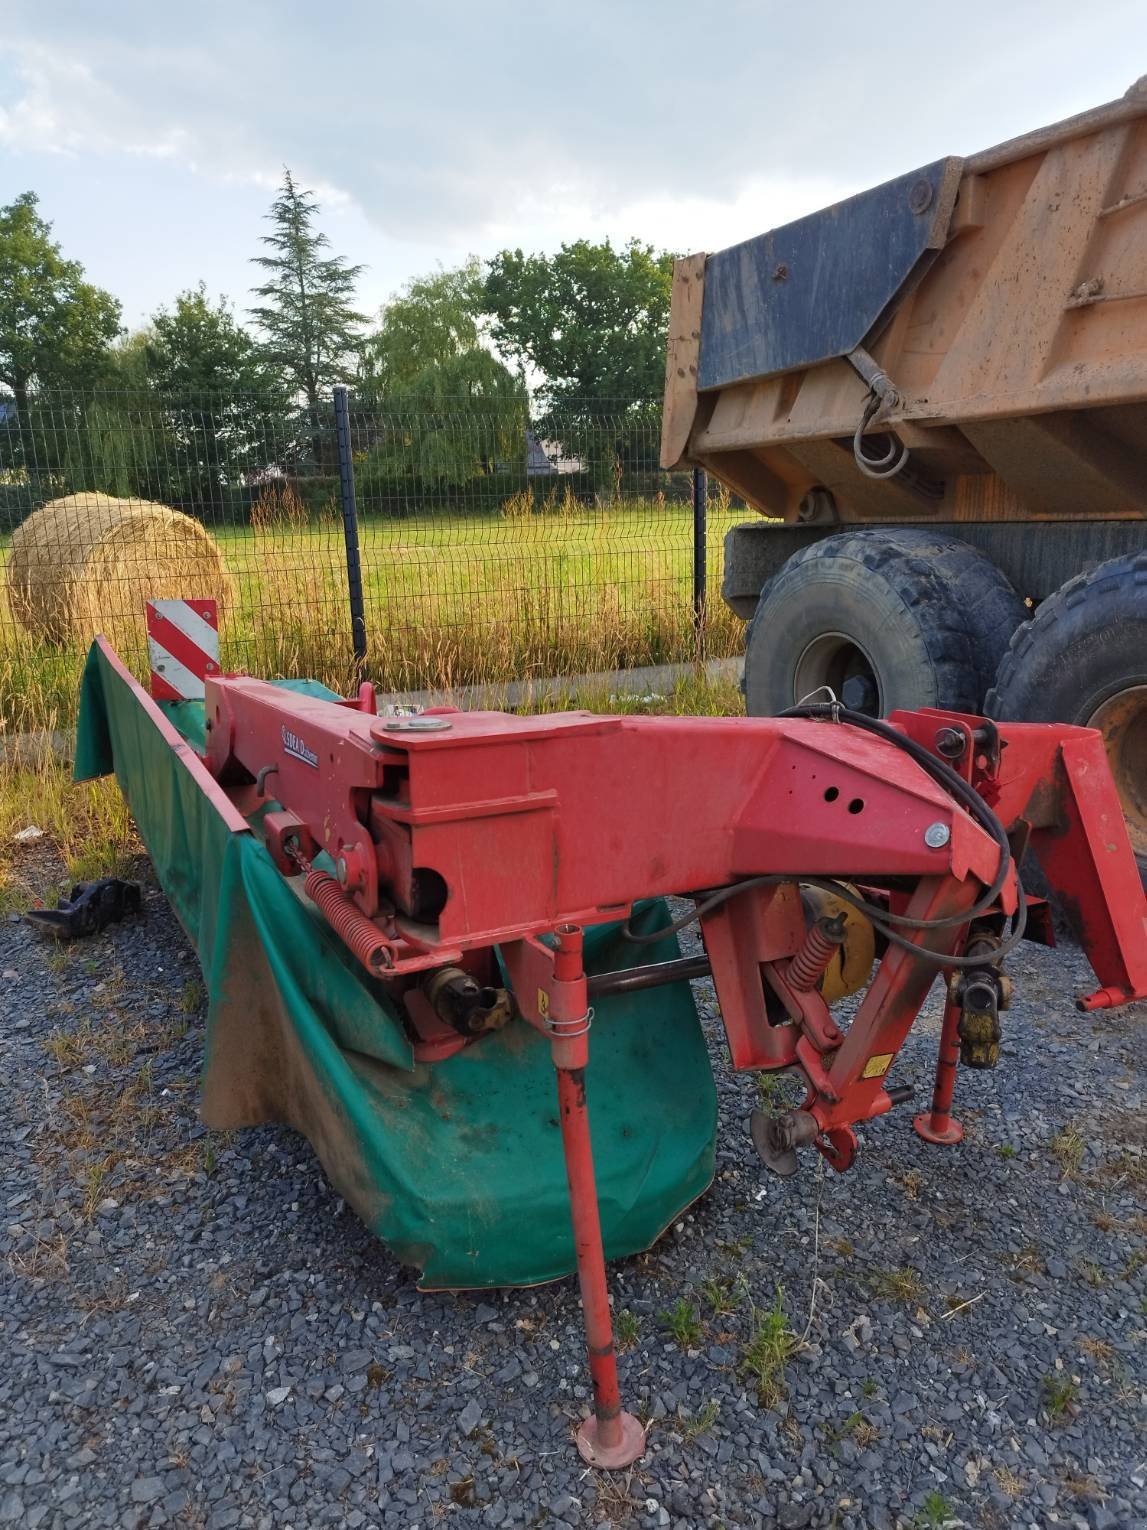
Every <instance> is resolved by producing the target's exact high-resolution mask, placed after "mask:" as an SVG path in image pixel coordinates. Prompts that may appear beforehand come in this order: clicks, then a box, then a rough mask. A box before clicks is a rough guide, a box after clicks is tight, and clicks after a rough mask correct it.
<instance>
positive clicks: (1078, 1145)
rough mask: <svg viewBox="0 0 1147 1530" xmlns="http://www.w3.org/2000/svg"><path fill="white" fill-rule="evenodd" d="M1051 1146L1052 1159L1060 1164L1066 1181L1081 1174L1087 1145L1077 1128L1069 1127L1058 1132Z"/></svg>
mask: <svg viewBox="0 0 1147 1530" xmlns="http://www.w3.org/2000/svg"><path fill="white" fill-rule="evenodd" d="M1050 1146H1051V1151H1052V1157H1053V1158H1054V1159H1055V1161H1056V1163H1058V1164H1059V1167H1060V1172H1061V1175H1062V1177H1063V1178H1064V1179H1071V1178H1073V1177H1074V1176H1075V1175H1076V1174H1078V1173H1079V1169H1080V1166H1081V1164H1082V1163H1083V1150H1084V1147H1085V1146H1086V1144H1085V1143H1084V1140H1083V1137H1082V1136H1081V1135H1080V1133H1079V1131H1078V1130H1077V1128H1076V1127H1074V1126H1071V1125H1068V1126H1065V1127H1064V1128H1063V1130H1062V1131H1058V1132H1056V1134H1055V1136H1054V1137H1053V1138H1052V1139H1051V1143H1050Z"/></svg>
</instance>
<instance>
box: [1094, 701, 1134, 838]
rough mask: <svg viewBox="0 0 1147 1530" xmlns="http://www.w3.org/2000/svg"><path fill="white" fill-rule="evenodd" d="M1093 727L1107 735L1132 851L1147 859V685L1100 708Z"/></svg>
mask: <svg viewBox="0 0 1147 1530" xmlns="http://www.w3.org/2000/svg"><path fill="white" fill-rule="evenodd" d="M1087 725H1088V727H1089V728H1098V729H1099V731H1100V733H1102V734H1103V742H1104V745H1105V746H1106V748H1107V759H1108V763H1109V764H1110V766H1111V774H1112V777H1113V778H1114V780H1115V788H1116V790H1117V791H1118V793H1119V800H1120V802H1121V803H1122V805H1123V817H1124V819H1125V821H1126V823H1127V833H1128V835H1129V836H1130V839H1131V845H1132V848H1133V849H1134V851H1135V854H1136V855H1138V856H1141V857H1143V856H1147V685H1129V686H1127V687H1126V688H1125V689H1124V690H1121V691H1116V693H1115V694H1114V696H1109V697H1108V698H1107V700H1106V701H1104V702H1103V703H1101V705H1100V706H1098V707H1096V709H1095V711H1094V712H1093V713H1092V714H1091V716H1090V717H1089V718H1088V720H1087Z"/></svg>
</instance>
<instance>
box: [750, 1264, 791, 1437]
mask: <svg viewBox="0 0 1147 1530" xmlns="http://www.w3.org/2000/svg"><path fill="white" fill-rule="evenodd" d="M797 1346H798V1340H797V1336H796V1334H795V1333H794V1332H793V1331H792V1329H791V1328H790V1327H789V1323H788V1318H787V1317H786V1316H785V1308H784V1291H783V1290H782V1289H781V1287H780V1286H778V1287H777V1289H776V1295H775V1296H774V1298H773V1305H772V1306H771V1307H765V1308H761V1307H754V1308H753V1309H752V1312H751V1321H750V1329H749V1338H748V1342H747V1343H746V1345H745V1348H744V1352H743V1354H742V1358H741V1365H742V1369H743V1370H744V1371H745V1372H747V1374H748V1375H749V1376H750V1377H751V1378H752V1380H753V1383H754V1385H755V1386H756V1389H757V1401H758V1402H759V1404H760V1405H761V1407H762V1408H775V1407H776V1405H777V1404H778V1403H779V1402H782V1401H783V1400H784V1397H785V1394H786V1386H785V1367H786V1365H787V1364H788V1362H789V1360H790V1358H791V1357H792V1356H793V1355H794V1354H795V1353H796V1351H797Z"/></svg>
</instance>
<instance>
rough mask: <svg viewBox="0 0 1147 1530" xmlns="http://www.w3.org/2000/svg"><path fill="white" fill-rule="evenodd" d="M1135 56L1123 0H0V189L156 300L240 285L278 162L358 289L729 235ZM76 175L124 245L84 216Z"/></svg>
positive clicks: (871, 179)
mask: <svg viewBox="0 0 1147 1530" xmlns="http://www.w3.org/2000/svg"><path fill="white" fill-rule="evenodd" d="M1113 36H1114V37H1118V38H1119V39H1120V46H1119V48H1118V49H1114V48H1112V47H1111V43H1110V39H1111V38H1112V37H1113ZM1145 47H1147V7H1144V6H1143V5H1142V3H1141V0H1108V3H1107V4H1106V5H1105V7H1104V17H1103V25H1102V26H1101V27H1098V26H1097V25H1096V18H1095V14H1094V12H1093V11H1088V10H1087V8H1082V9H1081V8H1080V7H1079V6H1078V4H1077V3H1076V0H1007V3H1005V4H1000V3H999V0H966V3H965V4H964V5H963V6H962V8H961V9H960V11H959V12H954V11H953V9H952V8H951V7H950V6H927V5H921V4H920V0H888V3H886V4H885V6H884V8H883V9H882V10H881V11H880V12H879V13H878V14H875V13H873V12H872V10H871V8H866V7H863V6H859V5H856V4H855V3H854V0H813V3H811V4H810V3H806V4H805V5H804V6H803V7H794V6H793V5H792V4H791V0H710V3H709V4H708V5H702V4H698V3H697V0H688V3H687V0H658V4H656V5H653V4H652V3H641V0H578V3H577V4H569V3H566V4H559V3H557V0H533V3H531V4H529V5H525V4H521V3H513V0H482V3H475V0H422V3H421V4H418V5H414V6H411V5H410V4H409V3H408V0H403V3H402V4H401V5H400V4H398V3H395V0H341V3H340V5H339V6H338V7H337V8H331V9H328V10H325V11H324V10H321V9H319V8H316V7H315V6H314V5H313V4H312V3H311V0H240V3H236V0H226V3H225V0H198V3H197V4H196V5H195V6H194V7H187V6H178V7H177V6H174V5H169V4H163V3H160V4H156V3H154V0H146V3H145V0H107V3H105V4H103V5H100V6H93V5H91V3H90V0H52V3H51V4H48V5H45V4H44V3H43V0H9V3H8V4H7V6H6V7H5V16H4V23H3V27H2V28H0V185H9V184H11V185H12V186H13V189H15V188H16V187H22V186H32V187H34V188H36V189H40V188H41V186H44V187H49V186H51V187H53V188H56V190H57V198H58V199H57V201H56V202H55V203H54V204H52V205H49V203H48V202H47V200H45V214H46V215H47V216H48V217H49V218H52V219H54V220H55V221H56V222H57V226H58V230H59V232H60V235H61V237H64V235H65V234H66V235H67V238H66V239H65V243H66V246H67V247H68V248H69V251H71V250H72V247H73V241H74V240H76V239H79V240H80V241H81V247H79V248H77V249H76V251H75V253H76V254H77V255H78V256H79V257H80V258H82V259H84V260H85V262H91V263H92V265H93V266H98V269H99V271H100V273H101V276H102V279H103V280H104V281H105V282H106V283H107V284H109V285H113V286H115V287H116V288H117V290H121V291H124V290H125V288H127V287H128V286H129V284H130V288H131V291H130V296H129V295H128V293H127V292H126V291H125V297H127V302H128V308H129V311H133V310H134V306H135V305H137V304H138V305H140V307H141V311H148V310H147V309H146V308H145V307H143V306H142V305H145V304H147V303H153V302H154V297H153V294H154V291H155V290H156V284H157V283H158V282H160V281H162V280H166V281H168V282H172V281H175V280H178V281H181V282H185V281H186V273H185V270H184V267H183V266H182V265H179V264H178V256H179V255H180V254H182V255H183V256H185V257H186V259H187V260H188V261H189V260H190V258H191V251H192V248H193V247H194V250H195V252H196V257H197V258H198V259H199V260H200V267H199V268H200V269H205V274H206V275H207V276H208V279H209V280H210V281H211V282H212V283H213V284H214V285H224V284H225V285H226V286H227V287H228V289H229V290H231V291H234V292H236V293H241V292H242V291H243V289H244V287H245V286H248V285H249V282H250V270H249V267H247V266H246V259H247V257H248V256H249V255H250V254H251V253H253V252H254V251H253V243H254V240H255V239H256V238H257V237H258V233H259V232H260V231H261V229H260V227H259V223H258V219H259V214H260V212H261V210H262V209H264V208H265V207H266V205H267V203H269V201H270V197H271V193H272V190H273V188H274V187H275V186H276V185H277V184H278V182H279V180H280V177H281V174H282V166H283V165H284V164H289V165H290V167H291V169H292V170H293V171H294V172H295V174H296V176H297V177H298V178H299V180H300V181H301V182H302V183H303V184H304V185H307V186H309V187H312V188H313V189H315V191H316V192H317V193H318V195H319V198H320V201H321V202H322V203H323V205H324V213H325V215H326V223H327V227H328V229H329V231H330V232H331V235H332V238H333V239H334V240H335V242H336V244H337V245H338V247H339V248H344V247H345V250H346V253H347V254H348V255H349V256H350V257H351V258H353V259H355V260H359V261H366V262H368V263H369V265H370V267H371V271H370V272H369V274H368V277H367V279H366V282H365V284H364V285H365V291H364V301H370V302H374V301H375V300H376V299H377V298H378V297H381V296H384V295H385V293H386V292H388V291H390V290H393V288H394V287H396V286H398V285H399V284H400V282H401V281H402V279H403V278H404V277H406V276H409V275H412V274H414V273H416V272H417V271H419V270H422V269H426V268H428V267H430V266H432V265H433V264H434V262H435V260H436V259H441V260H442V261H444V262H446V263H450V262H452V261H454V260H455V259H459V258H462V257H463V256H464V255H465V254H467V253H468V252H470V251H477V252H479V253H482V254H486V253H490V252H492V251H493V250H495V249H497V248H499V247H500V246H501V245H502V244H513V245H522V246H523V247H524V248H527V249H538V248H545V247H552V246H553V245H555V244H556V243H558V242H559V241H560V240H561V239H567V238H574V237H577V236H579V235H582V234H587V235H594V236H600V234H602V233H609V234H610V235H611V236H612V237H614V238H616V239H624V238H626V237H628V236H629V235H631V234H635V235H637V236H639V237H641V238H644V239H647V240H649V241H650V242H652V243H655V244H657V245H660V246H662V247H668V248H677V249H696V248H708V249H717V248H721V247H722V246H723V245H725V244H728V243H731V242H734V241H735V240H738V239H741V238H746V237H748V236H750V235H752V234H755V233H759V232H761V231H762V230H764V229H766V228H768V227H771V226H774V225H776V224H777V223H781V222H784V221H786V220H788V219H789V218H792V217H795V216H799V215H800V214H801V213H804V212H807V211H810V210H812V209H813V208H815V207H817V206H820V205H823V204H824V203H826V202H829V201H832V200H835V199H836V198H838V197H839V196H841V195H845V194H847V193H849V192H851V191H855V190H859V189H861V188H862V187H865V186H869V185H873V184H875V183H877V182H879V181H881V180H883V179H886V178H887V177H889V176H892V175H896V174H901V173H903V172H905V171H907V170H909V169H911V168H912V167H913V166H914V165H918V164H925V163H927V162H929V161H930V160H932V159H935V158H938V157H939V156H941V155H943V154H952V153H956V154H959V153H966V152H972V151H974V150H976V149H979V148H982V147H985V146H986V145H987V144H990V143H992V142H994V141H997V140H999V139H1001V138H1003V137H1006V136H1009V135H1010V134H1013V133H1017V132H1020V131H1023V130H1026V129H1028V128H1031V127H1034V126H1037V125H1039V124H1041V123H1044V122H1047V121H1051V120H1054V119H1055V118H1056V117H1057V116H1062V115H1066V114H1067V113H1069V112H1071V111H1074V110H1079V109H1082V108H1083V107H1086V106H1089V105H1093V104H1095V103H1096V102H1098V101H1100V100H1104V99H1108V98H1110V97H1111V96H1114V95H1119V94H1121V93H1122V92H1123V90H1124V89H1125V88H1126V87H1127V85H1129V84H1130V83H1131V79H1130V76H1131V74H1132V73H1134V68H1133V67H1131V66H1128V65H1127V64H1126V63H1125V62H1124V61H1125V60H1126V59H1128V58H1134V57H1141V56H1142V53H1143V51H1144V49H1145ZM53 166H55V167H56V168H55V169H54V170H53V168H52V167H53ZM69 166H70V167H72V169H71V171H70V172H69ZM69 174H70V178H69ZM53 177H54V179H53ZM89 183H90V190H89ZM97 190H98V193H99V203H98V205H99V206H101V207H102V208H106V209H107V217H108V218H109V219H111V218H114V219H115V220H116V224H117V227H122V228H125V229H131V230H133V231H134V236H135V237H134V242H133V241H130V240H128V239H126V238H125V239H123V240H121V241H120V245H119V246H118V247H117V248H116V249H115V250H114V251H109V250H108V249H107V248H106V247H105V246H103V245H100V244H99V243H98V242H97V239H98V233H99V231H98V230H94V229H92V230H86V229H85V227H84V226H83V222H82V220H81V218H80V217H79V209H80V208H82V209H83V214H84V217H85V218H86V220H87V224H89V225H90V224H91V223H92V222H93V221H98V220H93V217H92V207H93V204H95V203H96V191H97ZM240 204H241V205H242V219H243V221H242V224H241V226H240V224H238V223H237V222H236V209H237V208H238V207H239V206H240ZM70 211H74V212H75V214H76V216H75V217H74V219H73V223H74V225H75V227H74V228H73V227H69V213H70ZM149 220H150V222H149ZM165 220H166V221H165ZM228 220H229V221H228ZM145 235H149V236H150V237H147V238H146V239H145V238H144V236H145ZM85 239H86V240H88V245H87V247H86V248H85V247H83V241H84V240H85ZM176 240H178V241H180V242H181V245H182V250H181V251H172V250H171V246H172V243H173V242H174V241H176ZM340 240H342V241H345V244H344V243H340ZM165 242H166V243H165ZM141 243H146V244H147V245H148V247H149V248H148V252H147V259H146V268H145V258H144V256H143V255H142V254H141V253H140V250H139V246H140V244H141ZM203 249H207V250H208V252H209V256H210V258H209V260H208V262H207V265H206V268H205V267H204V257H203V255H202V251H203ZM169 251H170V254H169ZM216 252H217V253H216ZM173 259H174V261H175V263H172V261H173ZM116 262H118V265H116V264H115V263H116ZM112 268H114V269H117V270H123V271H124V272H125V273H127V274H126V275H125V277H123V278H120V279H109V276H108V274H107V272H108V270H109V269H112Z"/></svg>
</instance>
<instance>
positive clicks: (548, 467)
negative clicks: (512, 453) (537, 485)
mask: <svg viewBox="0 0 1147 1530" xmlns="http://www.w3.org/2000/svg"><path fill="white" fill-rule="evenodd" d="M582 467H583V463H582V462H581V461H580V460H579V458H577V457H563V456H562V448H561V443H560V442H558V441H539V440H538V438H537V436H536V435H535V434H534V432H533V431H532V430H527V431H526V476H527V478H544V477H548V476H549V474H551V473H580V472H581V471H582Z"/></svg>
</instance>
